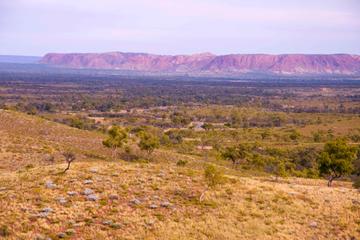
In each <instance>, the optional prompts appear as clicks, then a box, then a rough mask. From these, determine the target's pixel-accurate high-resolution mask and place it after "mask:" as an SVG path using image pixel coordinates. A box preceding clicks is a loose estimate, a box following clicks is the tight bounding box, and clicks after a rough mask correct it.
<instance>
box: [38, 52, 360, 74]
mask: <svg viewBox="0 0 360 240" xmlns="http://www.w3.org/2000/svg"><path fill="white" fill-rule="evenodd" d="M41 63H44V64H51V65H58V66H65V67H71V68H98V69H119V70H134V71H145V72H160V73H161V72H164V73H165V72H170V73H171V72H180V73H207V74H242V73H268V74H286V75H302V74H344V75H354V74H359V73H360V58H359V56H357V55H349V54H329V55H320V54H313V55H310V54H282V55H268V54H231V55H222V56H216V55H213V54H210V53H202V54H194V55H175V56H171V55H154V54H146V53H122V52H111V53H72V54H59V53H58V54H57V53H49V54H47V55H45V56H44V57H43V58H42V59H41Z"/></svg>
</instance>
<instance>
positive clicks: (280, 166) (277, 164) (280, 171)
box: [265, 157, 287, 181]
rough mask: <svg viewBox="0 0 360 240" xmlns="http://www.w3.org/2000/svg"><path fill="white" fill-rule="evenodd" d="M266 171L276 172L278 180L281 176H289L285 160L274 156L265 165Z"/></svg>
mask: <svg viewBox="0 0 360 240" xmlns="http://www.w3.org/2000/svg"><path fill="white" fill-rule="evenodd" d="M265 171H266V172H268V173H271V174H274V175H275V180H276V181H278V180H279V177H287V172H286V165H285V162H284V160H282V159H280V158H278V157H272V158H270V159H269V161H268V163H267V164H266V166H265Z"/></svg>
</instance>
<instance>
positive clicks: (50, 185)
mask: <svg viewBox="0 0 360 240" xmlns="http://www.w3.org/2000/svg"><path fill="white" fill-rule="evenodd" d="M45 187H46V188H47V189H55V188H56V184H55V183H53V181H51V180H48V181H46V182H45Z"/></svg>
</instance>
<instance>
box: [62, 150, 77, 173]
mask: <svg viewBox="0 0 360 240" xmlns="http://www.w3.org/2000/svg"><path fill="white" fill-rule="evenodd" d="M63 156H64V158H65V161H66V163H67V167H66V168H65V170H64V171H63V173H66V171H67V170H69V169H70V165H71V163H72V162H74V161H75V159H76V156H75V153H73V152H70V151H66V152H64V153H63Z"/></svg>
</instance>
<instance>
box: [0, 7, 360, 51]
mask: <svg viewBox="0 0 360 240" xmlns="http://www.w3.org/2000/svg"><path fill="white" fill-rule="evenodd" d="M109 51H123V52H149V53H157V54H192V53H199V52H212V53H214V54H228V53H272V54H279V53H351V54H360V0H297V1H296V0H247V1H245V0H0V55H4V54H8V55H9V54H10V55H34V56H40V55H43V54H45V53H47V52H109Z"/></svg>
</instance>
